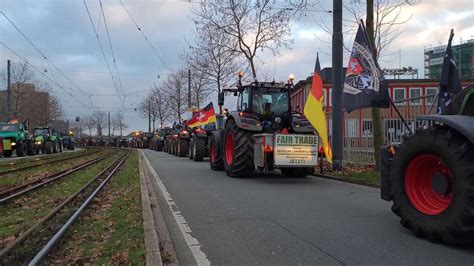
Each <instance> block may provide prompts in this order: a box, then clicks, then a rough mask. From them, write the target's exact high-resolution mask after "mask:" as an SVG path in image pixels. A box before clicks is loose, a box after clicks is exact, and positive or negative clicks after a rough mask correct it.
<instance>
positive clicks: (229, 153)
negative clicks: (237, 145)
mask: <svg viewBox="0 0 474 266" xmlns="http://www.w3.org/2000/svg"><path fill="white" fill-rule="evenodd" d="M225 160H226V162H227V165H232V162H233V161H234V136H232V133H231V132H229V133H227V135H226V136H225Z"/></svg>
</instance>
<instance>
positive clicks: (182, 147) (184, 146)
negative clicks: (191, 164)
mask: <svg viewBox="0 0 474 266" xmlns="http://www.w3.org/2000/svg"><path fill="white" fill-rule="evenodd" d="M188 144H189V141H188V140H187V139H183V138H178V149H177V150H178V151H177V152H178V154H177V155H178V157H185V156H186V155H187V154H188V146H189V145H188Z"/></svg>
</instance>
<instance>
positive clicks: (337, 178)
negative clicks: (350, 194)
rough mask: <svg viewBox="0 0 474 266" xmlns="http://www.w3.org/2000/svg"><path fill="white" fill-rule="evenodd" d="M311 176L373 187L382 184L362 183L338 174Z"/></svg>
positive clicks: (315, 174)
mask: <svg viewBox="0 0 474 266" xmlns="http://www.w3.org/2000/svg"><path fill="white" fill-rule="evenodd" d="M310 176H315V177H320V178H324V179H329V180H334V181H339V182H344V183H349V184H354V185H359V186H365V187H371V188H380V186H377V185H371V184H365V183H360V182H356V181H351V180H345V179H343V178H341V177H337V176H331V175H322V174H317V173H314V174H311V175H310Z"/></svg>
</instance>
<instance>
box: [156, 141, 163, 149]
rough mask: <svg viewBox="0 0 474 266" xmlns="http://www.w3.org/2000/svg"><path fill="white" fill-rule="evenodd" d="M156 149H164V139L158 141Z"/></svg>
mask: <svg viewBox="0 0 474 266" xmlns="http://www.w3.org/2000/svg"><path fill="white" fill-rule="evenodd" d="M155 145H156V151H162V150H163V141H158V142H156V144H155Z"/></svg>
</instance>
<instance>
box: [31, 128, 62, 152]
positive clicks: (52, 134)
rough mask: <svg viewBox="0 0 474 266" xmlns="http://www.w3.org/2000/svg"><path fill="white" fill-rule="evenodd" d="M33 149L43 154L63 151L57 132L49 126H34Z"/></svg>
mask: <svg viewBox="0 0 474 266" xmlns="http://www.w3.org/2000/svg"><path fill="white" fill-rule="evenodd" d="M33 140H34V150H35V151H36V153H37V154H39V153H40V151H41V152H42V153H43V154H44V153H46V154H51V153H57V152H63V144H62V142H61V139H60V137H59V134H58V132H57V131H56V130H55V129H52V128H50V127H35V129H34V130H33Z"/></svg>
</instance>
